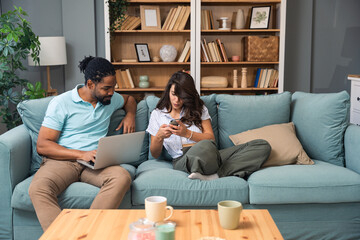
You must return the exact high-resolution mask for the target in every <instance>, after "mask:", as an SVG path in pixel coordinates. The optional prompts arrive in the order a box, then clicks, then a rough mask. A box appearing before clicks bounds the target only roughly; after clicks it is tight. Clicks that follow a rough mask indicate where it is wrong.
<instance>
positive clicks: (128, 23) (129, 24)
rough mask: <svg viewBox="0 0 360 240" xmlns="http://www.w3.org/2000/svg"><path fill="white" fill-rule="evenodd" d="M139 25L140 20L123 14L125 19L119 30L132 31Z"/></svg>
mask: <svg viewBox="0 0 360 240" xmlns="http://www.w3.org/2000/svg"><path fill="white" fill-rule="evenodd" d="M140 24H141V19H140V18H139V17H135V16H129V15H127V14H125V19H124V21H123V23H122V24H121V28H120V29H121V30H134V29H136V28H138V27H139V26H140Z"/></svg>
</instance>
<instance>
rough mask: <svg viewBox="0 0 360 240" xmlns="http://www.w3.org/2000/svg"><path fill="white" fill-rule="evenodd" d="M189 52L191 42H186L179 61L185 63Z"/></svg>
mask: <svg viewBox="0 0 360 240" xmlns="http://www.w3.org/2000/svg"><path fill="white" fill-rule="evenodd" d="M189 50H190V40H186V42H185V45H184V47H183V50H182V52H181V54H180V57H179V59H178V62H184V60H185V57H186V55H187V53H188V51H189Z"/></svg>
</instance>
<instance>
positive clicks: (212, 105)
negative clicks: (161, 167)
mask: <svg viewBox="0 0 360 240" xmlns="http://www.w3.org/2000/svg"><path fill="white" fill-rule="evenodd" d="M200 98H201V100H203V101H204V104H205V106H206V107H207V109H208V110H209V114H210V117H211V126H212V128H213V131H214V135H215V139H216V140H217V139H218V127H217V125H218V116H217V103H216V101H215V100H216V95H215V94H211V95H209V96H201V97H200ZM159 100H160V98H158V97H155V96H148V97H147V98H146V104H147V108H148V119H150V115H151V112H152V111H153V110H154V109H155V108H156V105H157V103H158V102H159ZM149 143H150V136H149ZM149 159H154V157H153V156H152V155H151V153H150V150H149ZM159 159H163V160H168V161H171V160H172V158H171V156H170V155H169V154H168V153H167V151H166V149H165V148H163V151H162V153H161V155H160V157H159Z"/></svg>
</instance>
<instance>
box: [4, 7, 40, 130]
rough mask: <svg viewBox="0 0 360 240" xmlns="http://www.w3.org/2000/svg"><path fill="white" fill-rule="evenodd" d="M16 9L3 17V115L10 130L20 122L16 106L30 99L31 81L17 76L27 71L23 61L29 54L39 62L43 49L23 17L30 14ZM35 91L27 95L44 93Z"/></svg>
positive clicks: (38, 95)
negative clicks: (20, 72) (29, 85)
mask: <svg viewBox="0 0 360 240" xmlns="http://www.w3.org/2000/svg"><path fill="white" fill-rule="evenodd" d="M14 8H15V10H13V11H9V12H7V13H4V14H2V15H1V17H0V117H1V118H2V122H3V123H5V124H6V127H7V128H8V129H11V128H13V127H15V126H17V125H20V124H21V118H20V116H19V114H18V112H17V111H16V105H17V104H18V103H19V102H20V101H22V100H25V99H28V98H30V96H29V95H27V94H26V92H27V91H28V90H27V89H26V86H27V84H28V80H26V79H22V78H20V77H19V76H18V72H19V71H23V70H26V68H25V67H24V65H23V63H22V62H23V60H25V59H27V57H28V55H29V54H30V56H31V57H32V58H33V60H34V62H36V63H37V64H39V51H40V42H39V39H38V36H36V35H35V34H34V32H33V31H32V29H31V26H30V23H29V22H28V21H27V20H26V19H25V18H24V16H27V13H26V12H25V11H24V10H23V9H22V8H21V7H16V6H14ZM33 90H34V91H36V90H39V91H40V92H41V85H40V88H39V87H37V88H36V87H35V88H34V87H33ZM34 91H31V89H30V91H28V94H33V95H36V96H37V97H44V96H45V95H41V94H34Z"/></svg>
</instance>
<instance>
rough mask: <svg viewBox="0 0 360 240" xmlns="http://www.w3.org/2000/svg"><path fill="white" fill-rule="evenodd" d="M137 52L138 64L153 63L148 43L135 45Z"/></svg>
mask: <svg viewBox="0 0 360 240" xmlns="http://www.w3.org/2000/svg"><path fill="white" fill-rule="evenodd" d="M135 50H136V56H137V59H138V62H151V58H150V52H149V48H148V45H147V43H135Z"/></svg>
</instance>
